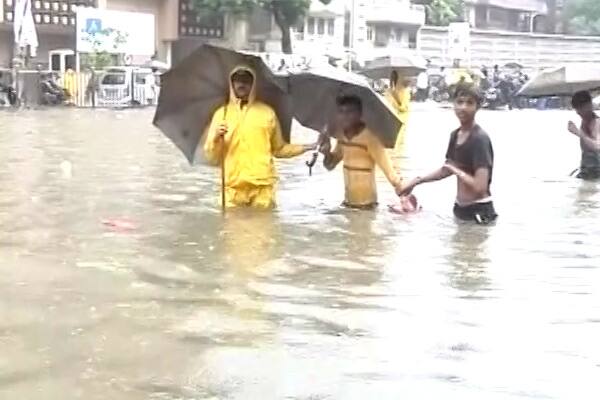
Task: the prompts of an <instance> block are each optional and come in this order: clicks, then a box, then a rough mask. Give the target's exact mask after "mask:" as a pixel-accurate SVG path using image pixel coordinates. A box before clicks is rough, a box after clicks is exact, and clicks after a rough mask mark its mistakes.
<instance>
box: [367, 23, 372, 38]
mask: <svg viewBox="0 0 600 400" xmlns="http://www.w3.org/2000/svg"><path fill="white" fill-rule="evenodd" d="M367 40H368V41H369V42H371V41H373V27H372V26H369V27H367Z"/></svg>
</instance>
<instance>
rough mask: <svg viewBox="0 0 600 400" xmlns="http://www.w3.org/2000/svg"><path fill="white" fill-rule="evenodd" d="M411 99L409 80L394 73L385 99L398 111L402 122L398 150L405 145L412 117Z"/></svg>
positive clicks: (397, 113) (397, 143) (397, 144)
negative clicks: (408, 125) (409, 118)
mask: <svg viewBox="0 0 600 400" xmlns="http://www.w3.org/2000/svg"><path fill="white" fill-rule="evenodd" d="M411 97H412V96H411V93H410V87H409V85H408V80H406V79H404V78H403V77H400V76H399V75H398V72H397V71H392V75H391V77H390V88H389V89H388V91H387V92H386V95H385V98H386V100H387V101H388V103H389V104H390V105H391V106H392V108H393V109H394V110H395V111H396V115H397V116H398V119H399V120H400V122H402V127H401V128H400V132H399V133H398V139H397V140H396V148H398V147H399V146H400V145H401V144H402V143H404V137H405V135H406V126H407V123H408V117H409V115H410V101H411Z"/></svg>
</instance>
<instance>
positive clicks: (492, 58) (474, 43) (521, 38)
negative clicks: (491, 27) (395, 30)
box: [417, 27, 600, 68]
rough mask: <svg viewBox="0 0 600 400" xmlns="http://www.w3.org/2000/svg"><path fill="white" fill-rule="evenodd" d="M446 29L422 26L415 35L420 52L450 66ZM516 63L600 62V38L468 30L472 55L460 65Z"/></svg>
mask: <svg viewBox="0 0 600 400" xmlns="http://www.w3.org/2000/svg"><path fill="white" fill-rule="evenodd" d="M447 49H448V30H447V29H446V28H439V27H423V28H422V29H421V30H420V32H419V36H418V38H417V50H418V52H419V54H420V55H422V56H423V57H425V58H428V59H430V60H431V61H432V62H433V63H434V64H437V65H451V64H452V60H451V59H449V57H448V54H447ZM509 62H517V63H519V64H522V65H524V66H526V67H530V68H542V67H551V66H555V65H557V64H565V63H574V62H594V63H598V62H600V37H576V36H564V35H544V34H528V33H512V32H498V31H483V30H472V31H471V58H470V60H464V62H463V64H465V65H467V64H470V65H473V66H482V65H487V66H490V65H495V64H499V65H502V64H506V63H509Z"/></svg>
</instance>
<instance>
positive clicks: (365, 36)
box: [249, 0, 425, 60]
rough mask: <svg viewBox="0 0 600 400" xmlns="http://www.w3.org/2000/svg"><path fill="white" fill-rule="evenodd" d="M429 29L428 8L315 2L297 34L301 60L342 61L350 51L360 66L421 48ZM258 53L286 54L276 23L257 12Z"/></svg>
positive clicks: (406, 3)
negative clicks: (422, 36) (419, 43)
mask: <svg viewBox="0 0 600 400" xmlns="http://www.w3.org/2000/svg"><path fill="white" fill-rule="evenodd" d="M424 24H425V9H424V7H423V6H418V5H412V4H411V2H410V0H332V1H331V2H330V3H329V4H327V5H325V4H323V3H321V2H320V1H319V0H312V3H311V6H310V9H309V11H308V14H307V16H306V17H305V18H304V20H303V21H300V23H299V24H298V26H296V27H295V28H294V29H293V32H292V36H293V48H294V53H297V54H326V55H331V56H336V57H343V56H344V54H346V53H347V51H348V50H349V49H352V51H353V52H354V53H356V54H357V56H358V58H359V59H360V60H364V59H370V58H374V57H377V56H380V55H387V54H389V53H390V51H394V50H397V49H414V48H416V42H417V32H418V30H419V28H420V27H421V26H423V25H424ZM249 25H250V26H249V31H250V34H249V41H250V43H252V44H253V47H254V48H255V50H259V51H270V52H279V51H281V32H280V31H279V28H278V27H277V25H276V24H275V22H274V21H273V17H272V16H271V15H270V14H269V13H268V12H266V11H264V10H257V11H256V12H255V13H254V15H253V16H252V18H251V20H250V24H249Z"/></svg>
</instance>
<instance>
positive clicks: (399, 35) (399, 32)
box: [393, 28, 402, 42]
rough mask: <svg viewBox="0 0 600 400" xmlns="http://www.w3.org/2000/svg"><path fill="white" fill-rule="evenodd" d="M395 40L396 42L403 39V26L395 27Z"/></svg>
mask: <svg viewBox="0 0 600 400" xmlns="http://www.w3.org/2000/svg"><path fill="white" fill-rule="evenodd" d="M393 32H394V40H395V41H396V42H401V41H402V29H401V28H394V31H393Z"/></svg>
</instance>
